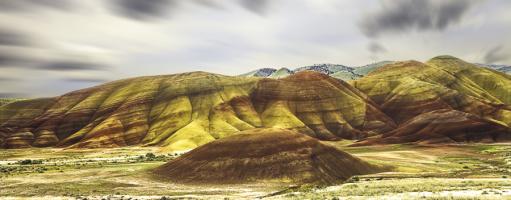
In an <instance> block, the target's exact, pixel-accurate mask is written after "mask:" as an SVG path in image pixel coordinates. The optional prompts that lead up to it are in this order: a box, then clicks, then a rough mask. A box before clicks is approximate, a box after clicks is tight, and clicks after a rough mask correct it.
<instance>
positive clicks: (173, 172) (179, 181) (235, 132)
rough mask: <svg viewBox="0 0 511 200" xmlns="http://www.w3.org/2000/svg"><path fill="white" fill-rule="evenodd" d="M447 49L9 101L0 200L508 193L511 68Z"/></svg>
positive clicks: (125, 83)
mask: <svg viewBox="0 0 511 200" xmlns="http://www.w3.org/2000/svg"><path fill="white" fill-rule="evenodd" d="M497 69H504V68H501V67H498V68H497V67H495V66H481V65H478V64H472V63H468V62H465V61H463V60H461V59H459V58H455V57H452V56H438V57H435V58H432V59H430V60H428V61H427V62H424V63H422V62H418V61H398V62H383V63H377V64H374V65H368V66H365V68H348V67H341V66H336V65H321V66H319V65H318V66H312V67H304V68H298V69H296V70H289V69H279V70H271V69H263V70H259V71H254V72H250V73H247V74H243V75H240V76H225V75H219V74H212V73H206V72H190V73H183V74H173V75H161V76H147V77H137V78H130V79H123V80H118V81H114V82H110V83H106V84H102V85H98V86H95V87H91V88H85V89H81V90H77V91H73V92H70V93H67V94H63V95H61V96H57V97H50V98H39V99H16V100H2V104H0V148H1V150H0V151H1V152H2V153H1V154H0V155H1V156H0V180H1V182H2V184H1V185H0V191H1V192H0V198H6V199H9V198H29V199H30V198H32V199H42V198H46V199H55V198H61V199H85V198H87V199H127V198H134V199H165V198H198V199H218V198H232V199H254V198H267V199H339V198H340V199H366V198H375V199H381V198H388V199H395V198H399V199H417V198H423V199H452V198H454V199H498V198H511V189H510V188H511V179H509V176H510V175H511V157H510V153H511V148H510V147H509V144H510V143H509V142H510V140H511V75H509V74H506V71H498V70H497Z"/></svg>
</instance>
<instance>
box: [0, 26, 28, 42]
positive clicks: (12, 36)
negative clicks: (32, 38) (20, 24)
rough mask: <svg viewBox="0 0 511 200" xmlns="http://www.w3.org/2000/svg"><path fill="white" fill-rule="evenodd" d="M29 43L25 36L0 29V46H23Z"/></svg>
mask: <svg viewBox="0 0 511 200" xmlns="http://www.w3.org/2000/svg"><path fill="white" fill-rule="evenodd" d="M29 43H30V42H29V39H28V37H26V36H25V35H23V34H21V33H18V32H15V31H11V30H6V29H1V28H0V45H9V46H25V45H28V44H29Z"/></svg>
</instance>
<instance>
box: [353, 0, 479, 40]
mask: <svg viewBox="0 0 511 200" xmlns="http://www.w3.org/2000/svg"><path fill="white" fill-rule="evenodd" d="M474 2H475V1H473V0H451V1H443V0H395V1H390V5H388V6H387V7H385V8H384V9H383V10H381V11H380V12H377V13H373V14H371V15H368V16H366V17H365V18H364V19H363V21H362V22H361V23H360V28H361V29H362V32H363V33H364V34H365V35H366V36H368V37H377V36H378V35H380V34H382V33H387V32H407V31H410V30H444V29H446V28H447V27H449V26H450V25H453V24H456V23H458V22H460V20H461V18H462V16H463V14H465V13H466V11H467V10H468V9H469V8H470V7H471V6H472V4H474Z"/></svg>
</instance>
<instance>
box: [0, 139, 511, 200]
mask: <svg viewBox="0 0 511 200" xmlns="http://www.w3.org/2000/svg"><path fill="white" fill-rule="evenodd" d="M328 143H330V144H332V145H334V146H336V147H338V148H340V149H342V150H344V151H346V152H349V153H351V154H353V155H355V156H358V157H359V158H362V159H364V160H366V161H368V162H370V163H372V164H374V165H379V166H382V167H386V168H388V169H389V172H384V173H379V174H372V175H365V176H356V177H352V178H351V179H350V180H348V181H347V182H346V183H344V184H342V185H335V186H316V185H301V186H297V185H293V184H286V183H278V182H258V183H253V184H242V185H180V184H174V183H170V182H168V181H166V180H163V179H160V178H158V177H155V176H153V175H152V174H151V169H153V168H155V167H157V166H159V165H161V164H163V163H165V162H166V161H168V160H171V159H173V158H175V157H176V156H178V154H175V153H162V152H159V151H158V148H149V147H130V148H116V149H85V150H84V149H81V150H77V149H52V148H41V149H37V148H32V149H16V150H0V199H129V198H131V199H165V198H190V199H195V198H197V199H255V198H263V199H265V198H267V199H511V145H510V144H504V143H500V144H463V145H383V146H367V147H348V145H349V144H350V143H351V142H349V141H338V142H328ZM40 162H42V163H40Z"/></svg>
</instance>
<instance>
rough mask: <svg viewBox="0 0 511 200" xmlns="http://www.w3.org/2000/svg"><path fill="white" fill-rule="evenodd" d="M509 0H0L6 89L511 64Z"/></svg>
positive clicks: (32, 93)
mask: <svg viewBox="0 0 511 200" xmlns="http://www.w3.org/2000/svg"><path fill="white" fill-rule="evenodd" d="M510 10H511V1H509V0H388V1H377V0H352V1H348V0H343V1H339V0H86V1H85V0H0V97H43V96H54V95H60V94H63V93H65V92H68V91H72V90H76V89H80V88H84V87H89V86H93V85H97V84H100V83H103V82H107V81H111V80H116V79H120V78H126V77H133V76H141V75H155V74H169V73H180V72H188V71H208V72H214V73H220V74H226V75H236V74H241V73H244V72H248V71H251V70H254V69H257V68H262V67H273V68H280V67H288V68H295V67H298V66H304V65H311V64H318V63H334V64H343V65H348V66H359V65H364V64H368V63H372V62H376V61H381V60H410V59H414V60H419V61H426V60H427V59H429V58H431V57H434V56H437V55H443V54H449V55H453V56H456V57H459V58H462V59H464V60H466V61H470V62H479V63H494V64H511V51H510V50H511V37H510V35H511V12H510Z"/></svg>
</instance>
